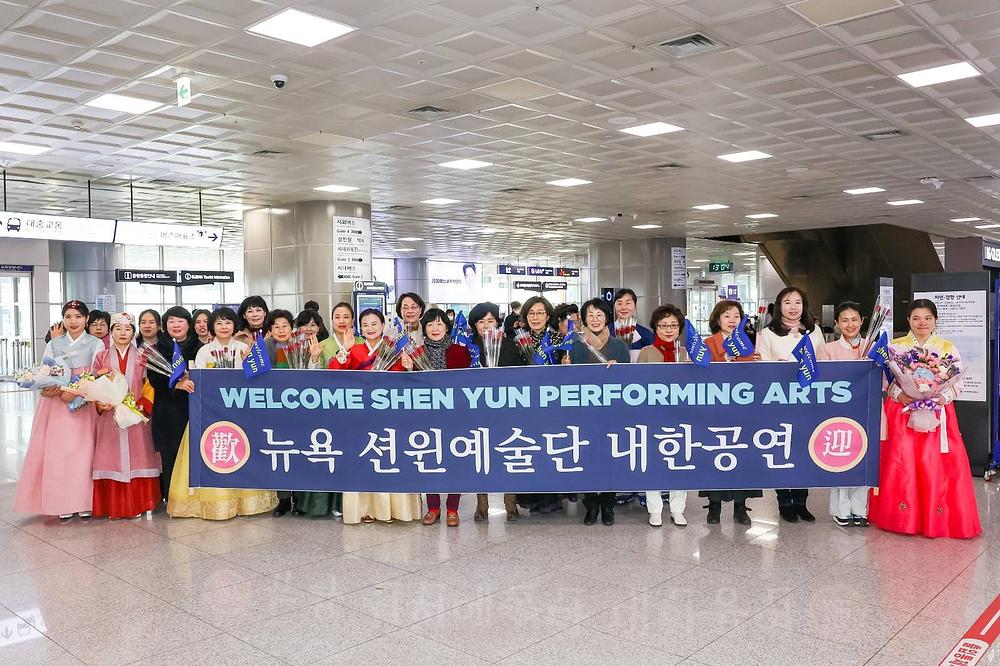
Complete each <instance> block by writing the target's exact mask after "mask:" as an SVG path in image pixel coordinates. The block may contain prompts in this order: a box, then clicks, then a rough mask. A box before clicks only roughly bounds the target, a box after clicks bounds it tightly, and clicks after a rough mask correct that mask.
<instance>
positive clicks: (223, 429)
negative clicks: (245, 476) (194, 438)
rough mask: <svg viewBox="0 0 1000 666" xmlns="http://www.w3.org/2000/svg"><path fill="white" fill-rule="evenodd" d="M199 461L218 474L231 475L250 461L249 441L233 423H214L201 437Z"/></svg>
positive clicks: (241, 429)
mask: <svg viewBox="0 0 1000 666" xmlns="http://www.w3.org/2000/svg"><path fill="white" fill-rule="evenodd" d="M199 448H200V450H201V459H202V460H203V461H204V462H205V466H206V467H208V468H209V469H210V470H212V471H213V472H216V473H218V474H232V473H233V472H235V471H236V470H238V469H240V468H241V467H243V465H245V464H247V461H248V460H250V439H249V438H248V437H247V434H246V433H245V432H244V431H243V428H241V427H239V426H238V425H236V424H235V423H232V422H230V421H216V422H215V423H213V424H212V425H210V426H208V427H207V428H205V432H204V434H202V436H201V446H200V447H199Z"/></svg>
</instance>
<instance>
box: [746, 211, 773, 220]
mask: <svg viewBox="0 0 1000 666" xmlns="http://www.w3.org/2000/svg"><path fill="white" fill-rule="evenodd" d="M771 217H778V215H777V213H754V214H753V215H747V216H746V218H747V219H748V220H766V219H768V218H771Z"/></svg>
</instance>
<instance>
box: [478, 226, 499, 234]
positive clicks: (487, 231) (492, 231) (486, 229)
mask: <svg viewBox="0 0 1000 666" xmlns="http://www.w3.org/2000/svg"><path fill="white" fill-rule="evenodd" d="M478 231H479V233H481V234H498V233H500V230H499V229H494V228H493V227H483V228H482V229H479V230H478Z"/></svg>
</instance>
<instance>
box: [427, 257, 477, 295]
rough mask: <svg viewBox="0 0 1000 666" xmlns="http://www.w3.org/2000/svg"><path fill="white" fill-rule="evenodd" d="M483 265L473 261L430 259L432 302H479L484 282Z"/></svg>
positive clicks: (428, 268) (428, 267) (429, 271)
mask: <svg viewBox="0 0 1000 666" xmlns="http://www.w3.org/2000/svg"><path fill="white" fill-rule="evenodd" d="M481 270H482V266H481V265H479V264H476V263H472V262H464V263H463V262H459V261H428V262H427V272H428V273H429V275H430V280H431V293H430V294H429V298H428V302H430V303H478V302H479V301H480V300H481V298H480V297H481V295H482V290H483V282H482V276H481V275H480V272H481Z"/></svg>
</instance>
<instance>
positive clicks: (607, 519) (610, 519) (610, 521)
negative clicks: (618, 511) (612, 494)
mask: <svg viewBox="0 0 1000 666" xmlns="http://www.w3.org/2000/svg"><path fill="white" fill-rule="evenodd" d="M601 522H602V523H604V524H605V525H607V526H608V527H611V526H612V525H614V524H615V500H614V498H612V499H611V501H609V502H604V503H603V504H602V505H601Z"/></svg>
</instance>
